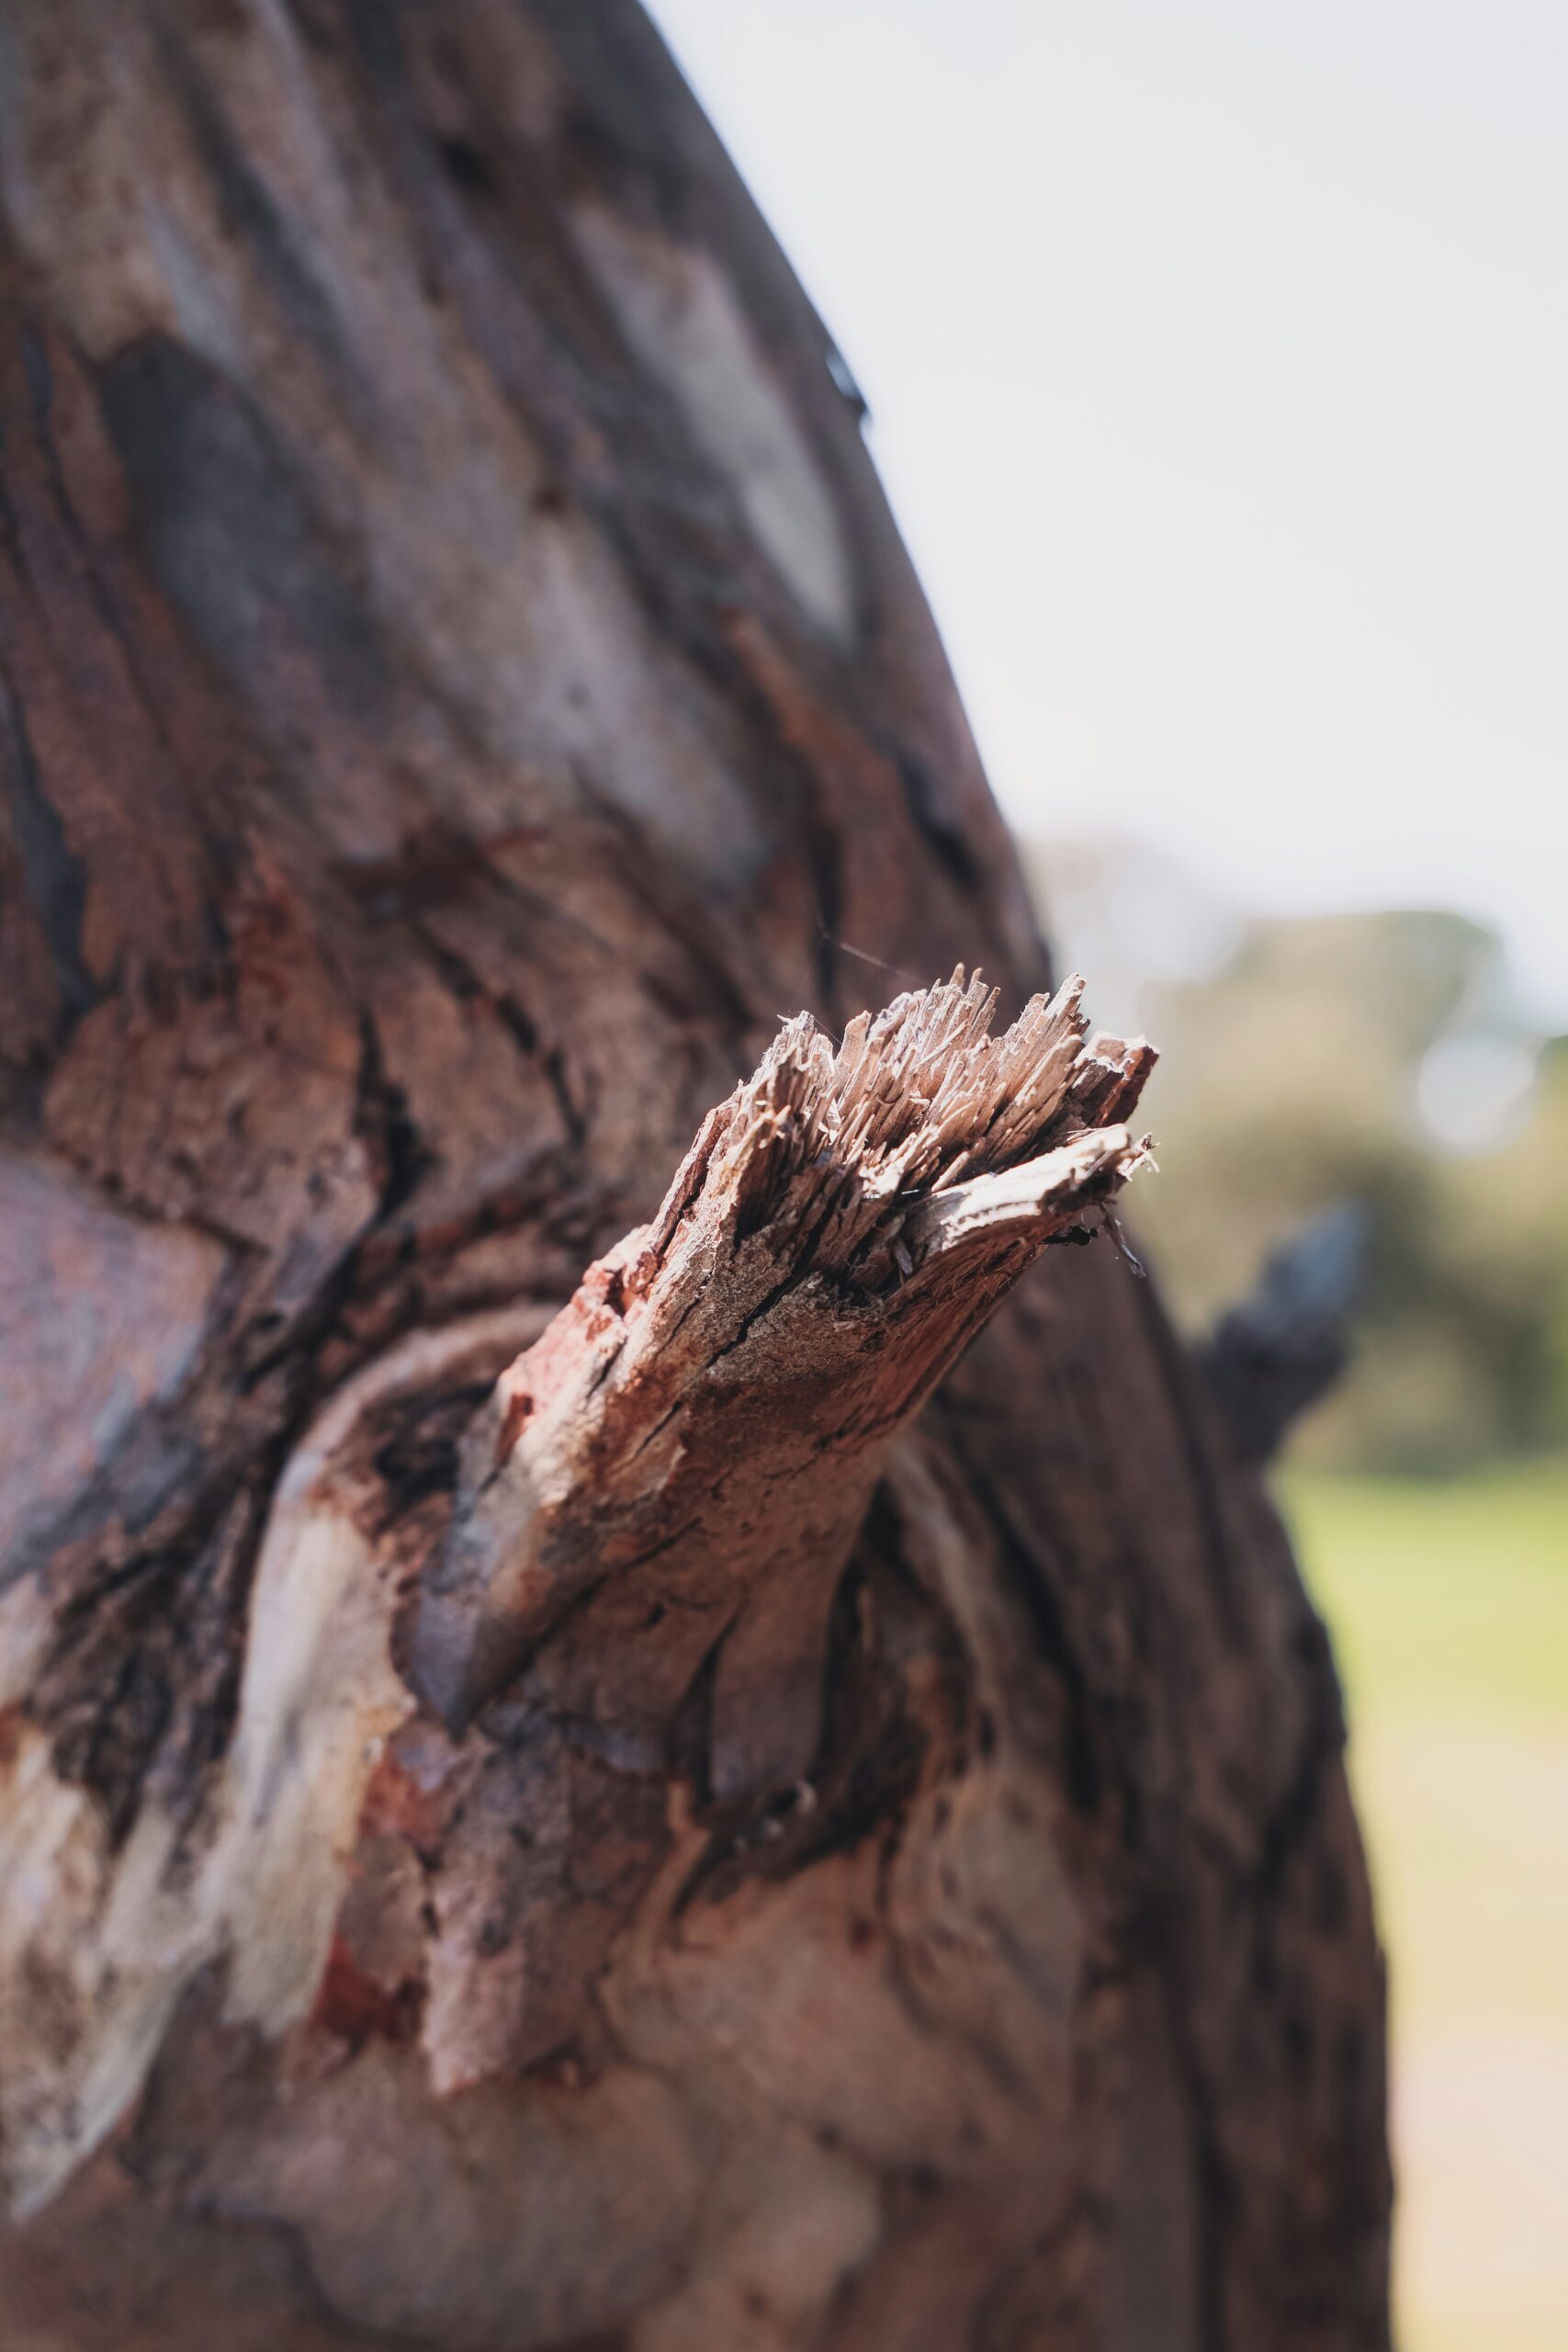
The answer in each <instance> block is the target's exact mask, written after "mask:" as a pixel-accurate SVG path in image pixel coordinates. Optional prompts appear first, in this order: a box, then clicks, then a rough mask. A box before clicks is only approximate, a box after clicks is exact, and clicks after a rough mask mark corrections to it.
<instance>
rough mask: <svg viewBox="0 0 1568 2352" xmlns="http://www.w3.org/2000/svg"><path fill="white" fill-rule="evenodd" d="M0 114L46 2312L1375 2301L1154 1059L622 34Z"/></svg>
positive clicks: (1370, 1941) (884, 2339)
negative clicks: (1074, 976) (1053, 929)
mask: <svg viewBox="0 0 1568 2352" xmlns="http://www.w3.org/2000/svg"><path fill="white" fill-rule="evenodd" d="M0 74H3V79H0V308H3V311H4V319H3V327H0V630H3V636H0V760H3V762H4V770H5V778H6V793H5V796H4V798H3V800H0V1083H3V1086H4V1096H3V1121H4V1123H3V1127H0V1217H3V1219H4V1227H3V1260H0V1283H3V1287H4V1335H3V1336H4V1349H5V1373H4V1379H5V1389H4V1396H5V1410H4V1417H3V1423H0V1538H3V1543H4V1555H5V1559H6V1568H5V1571H4V1581H3V1584H0V1707H3V1708H4V1713H0V2169H3V2173H4V2180H5V2187H6V2196H7V2199H8V2203H9V2208H10V2211H11V2216H12V2218H11V2220H10V2222H9V2223H8V2224H7V2226H6V2233H5V2235H4V2237H3V2239H0V2316H3V2317H4V2319H5V2323H6V2341H7V2342H8V2343H16V2344H18V2345H22V2346H27V2347H28V2352H45V2347H48V2352H56V2347H66V2346H69V2347H72V2352H78V2348H80V2352H89V2347H90V2348H91V2352H100V2347H101V2352H109V2347H110V2346H112V2347H114V2352H127V2347H130V2348H131V2352H143V2348H145V2352H152V2347H154V2346H156V2347H159V2348H160V2352H163V2347H169V2348H170V2352H187V2347H188V2352H197V2347H201V2352H206V2347H209V2346H212V2345H214V2344H222V2345H223V2346H235V2347H245V2346H255V2347H258V2352H259V2347H262V2346H265V2347H267V2352H274V2347H280V2346H286V2347H317V2346H320V2347H321V2352H326V2347H328V2346H338V2347H341V2346H344V2344H348V2345H358V2346H378V2345H388V2346H389V2345H394V2344H396V2345H404V2346H407V2345H419V2346H440V2347H448V2346H449V2347H470V2346H471V2347H476V2348H477V2347H501V2346H507V2347H519V2348H521V2347H525V2346H530V2347H531V2346H538V2347H544V2346H577V2347H579V2352H586V2347H588V2346H602V2347H609V2346H615V2347H626V2352H674V2347H681V2352H693V2347H696V2348H697V2352H705V2348H706V2347H711V2352H783V2347H786V2346H787V2347H795V2346H814V2347H828V2352H870V2347H878V2352H883V2347H891V2348H892V2352H953V2347H955V2346H965V2345H967V2346H976V2347H985V2352H1010V2347H1024V2346H1047V2345H1049V2346H1053V2347H1055V2346H1067V2347H1073V2346H1082V2347H1089V2346H1094V2347H1106V2348H1107V2352H1134V2347H1145V2346H1147V2347H1152V2346H1160V2347H1169V2352H1182V2347H1186V2346H1190V2347H1194V2352H1196V2347H1203V2352H1220V2348H1221V2347H1224V2348H1225V2352H1253V2348H1254V2347H1259V2348H1261V2347H1265V2346H1289V2347H1292V2352H1308V2347H1313V2352H1328V2347H1331V2346H1332V2347H1342V2346H1356V2347H1360V2346H1369V2347H1370V2346H1382V2345H1384V2344H1386V2342H1387V2322H1386V2260H1387V2224H1388V2207H1389V2180H1388V2167H1387V2161H1386V2154H1385V2143H1384V2124H1383V2110H1384V2079H1383V1995H1382V1967H1381V1962H1380V1957H1379V1953H1378V1949H1377V1943H1376V1938H1375V1934H1374V1930H1373V1925H1372V1920H1371V1907H1370V1902H1369V1895H1368V1889H1367V1882H1366V1875H1365V1871H1364V1867H1363V1862H1362V1858H1361V1852H1360V1848H1359V1840H1358V1837H1357V1832H1356V1826H1355V1822H1354V1819H1353V1816H1352V1813H1351V1810H1350V1805H1349V1802H1348V1795H1347V1788H1346V1781H1345V1776H1344V1770H1343V1761H1342V1748H1343V1731H1342V1723H1341V1713H1340V1706H1339V1700H1338V1694H1337V1685H1336V1681H1335V1677H1334V1671H1333V1666H1332V1662H1331V1659H1330V1657H1329V1652H1328V1648H1327V1644H1326V1641H1325V1635H1324V1634H1323V1630H1322V1628H1321V1626H1320V1625H1319V1623H1318V1622H1317V1620H1316V1618H1315V1617H1314V1614H1313V1611H1312V1610H1311V1608H1310V1606H1309V1604H1308V1602H1307V1600H1306V1599H1305V1597H1304V1595H1303V1590H1302V1587H1301V1584H1300V1581H1299V1579H1298V1577H1297V1575H1296V1573H1295V1570H1294V1567H1293V1566H1292V1561H1291V1558H1290V1555H1289V1551H1288V1548H1287V1545H1286V1544H1285V1542H1284V1539H1283V1537H1282V1535H1281V1532H1280V1528H1279V1526H1278V1524H1277V1522H1276V1521H1275V1519H1274V1517H1273V1515H1272V1513H1271V1511H1270V1510H1269V1505H1268V1502H1267V1499H1266V1498H1265V1496H1264V1494H1263V1492H1262V1489H1261V1487H1259V1485H1258V1482H1257V1479H1256V1477H1255V1476H1254V1474H1253V1473H1252V1472H1251V1471H1250V1470H1249V1469H1248V1468H1247V1466H1246V1464H1243V1463H1241V1462H1240V1461H1239V1460H1237V1459H1236V1458H1235V1456H1234V1455H1233V1454H1232V1453H1230V1452H1229V1451H1228V1449H1227V1442H1226V1440H1225V1437H1224V1430H1223V1429H1222V1428H1221V1426H1220V1424H1219V1422H1218V1420H1217V1419H1216V1417H1215V1415H1214V1414H1213V1411H1212V1409H1211V1408H1210V1405H1209V1403H1208V1402H1207V1400H1206V1397H1205V1395H1204V1393H1203V1391H1202V1388H1201V1384H1200V1382H1199V1380H1198V1379H1197V1377H1196V1375H1195V1374H1194V1373H1193V1372H1192V1370H1191V1369H1190V1366H1189V1364H1188V1363H1187V1361H1186V1360H1185V1358H1184V1356H1183V1354H1182V1352H1181V1351H1180V1349H1179V1347H1178V1346H1177V1344H1176V1343H1175V1342H1174V1340H1173V1339H1172V1337H1171V1335H1170V1332H1169V1329H1168V1326H1167V1324H1166V1322H1165V1320H1164V1318H1163V1317H1162V1314H1161V1311H1160V1308H1159V1305H1158V1301H1157V1298H1156V1295H1155V1293H1154V1291H1153V1289H1152V1287H1151V1286H1150V1284H1149V1283H1147V1282H1145V1281H1144V1280H1141V1279H1139V1278H1138V1277H1137V1275H1136V1274H1135V1272H1134V1271H1133V1269H1132V1268H1131V1267H1130V1266H1129V1264H1128V1263H1127V1262H1126V1261H1125V1260H1124V1258H1123V1257H1122V1256H1120V1255H1119V1254H1118V1253H1117V1252H1116V1250H1114V1249H1113V1248H1111V1246H1109V1244H1108V1242H1107V1241H1106V1240H1104V1239H1099V1240H1097V1241H1096V1244H1095V1246H1094V1247H1091V1248H1089V1249H1085V1250H1068V1249H1048V1248H1046V1247H1045V1246H1044V1245H1045V1244H1046V1243H1048V1242H1049V1241H1051V1240H1053V1239H1061V1238H1067V1237H1077V1238H1092V1237H1093V1236H1094V1234H1095V1232H1096V1229H1097V1228H1098V1227H1101V1226H1103V1224H1104V1223H1105V1219H1106V1214H1107V1204H1108V1202H1109V1199H1110V1196H1111V1193H1113V1192H1114V1190H1115V1189H1116V1187H1117V1186H1118V1185H1119V1184H1120V1183H1121V1182H1122V1179H1123V1178H1124V1177H1125V1176H1126V1175H1127V1174H1128V1173H1130V1172H1131V1171H1132V1170H1134V1168H1135V1167H1136V1166H1137V1164H1138V1162H1139V1159H1140V1158H1141V1156H1142V1155H1141V1146H1140V1143H1139V1140H1138V1138H1137V1136H1136V1135H1135V1134H1134V1132H1133V1131H1131V1130H1130V1129H1129V1127H1128V1125H1126V1120H1127V1117H1128V1115H1130V1114H1131V1112H1132V1109H1133V1106H1134V1103H1135V1100H1136V1094H1137V1089H1138V1086H1139V1084H1140V1083H1141V1080H1142V1075H1143V1071H1144V1069H1145V1066H1146V1057H1145V1055H1144V1054H1143V1053H1142V1052H1141V1051H1140V1050H1139V1049H1137V1048H1135V1047H1123V1046H1118V1045H1116V1044H1114V1043H1113V1042H1110V1043H1108V1042H1103V1041H1102V1042H1101V1043H1100V1045H1099V1046H1093V1045H1091V1044H1089V1043H1087V1042H1086V1040H1085V1038H1084V1035H1083V1023H1082V1020H1081V1016H1080V1015H1079V1014H1078V1012H1077V997H1076V993H1075V992H1074V991H1072V990H1068V991H1066V992H1065V993H1063V994H1060V995H1058V997H1057V998H1056V999H1055V1001H1052V1002H1050V1003H1046V1002H1045V1001H1043V995H1042V994H1041V992H1042V991H1043V990H1044V989H1047V988H1048V986H1049V975H1048V973H1047V970H1046V967H1045V963H1044V958H1043V951H1042V949H1041V948H1040V946H1039V944H1038V942H1037V940H1036V937H1035V934H1034V932H1033V929H1032V922H1031V920H1030V917H1029V914H1028V910H1027V907H1026V903H1025V899H1024V897H1023V893H1022V889H1021V882H1020V878H1019V875H1018V871H1017V868H1016V865H1015V864H1014V861H1013V858H1012V855H1011V853H1010V847H1009V844H1008V842H1007V840H1006V837H1005V835H1004V832H1003V830H1002V827H1001V825H1000V823H999V821H998V817H997V815H996V812H995V810H994V809H993V807H992V805H991V803H990V800H989V798H988V797H987V791H986V787H985V784H984V780H983V777H982V775H981V774H980V771H979V768H978V764H977V762H976V755H975V752H974V749H973V746H972V744H971V742H970V740H969V737H968V735H967V733H966V731H965V729H964V722H963V718H962V715H961V713H960V711H959V709H958V707H957V704H956V700H955V697H954V694H953V686H952V683H951V680H950V678H949V676H948V673H947V672H946V669H945V667H944V664H943V662H942V654H941V650H940V647H939V645H938V643H937V640H936V638H935V635H934V632H933V629H932V627H931V620H930V617H929V615H928V613H927V611H926V608H925V606H924V605H923V603H922V601H921V599H920V596H919V590H918V588H917V586H916V584H915V582H914V580H913V578H912V576H911V573H910V571H909V568H908V561H907V559H906V558H905V556H904V553H903V551H902V548H901V547H900V545H899V542H898V539H897V533H896V532H895V530H894V528H893V526H892V523H891V521H890V519H889V516H888V514H887V511H886V505H885V503H884V501H883V498H882V495H881V492H880V490H879V488H878V486H877V483H876V481H875V477H874V473H873V470H872V468H871V466H870V463H869V461H868V459H867V458H866V455H865V452H864V450H863V446H862V441H861V437H860V429H859V428H860V412H859V404H858V402H857V401H855V400H854V399H852V397H851V396H850V395H849V394H848V393H847V391H846V390H844V389H843V387H844V385H845V383H846V382H847V379H846V377H845V373H844V371H843V369H842V368H841V366H840V364H838V362H837V358H836V355H835V354H834V353H833V351H832V347H831V345H830V344H829V340H828V337H827V335H826V334H825V333H824V331H823V329H822V327H821V325H820V322H818V320H817V319H816V317H815V316H814V314H813V312H812V311H811V310H810V308H809V306H808V304H807V301H806V300H805V299H804V297H803V296H802V294H801V292H800V290H799V288H797V287H796V285H795V281H794V279H793V277H791V275H790V273H789V270H788V268H787V266H785V264H784V261H783V259H782V257H781V255H780V254H779V253H778V251H777V248H776V247H775V246H774V244H773V242H772V240H771V238H770V237H769V235H768V233H767V231H766V229H765V227H764V225H763V224H762V222H761V220H760V218H759V216H758V215H757V213H756V211H755V210H754V209H753V208H752V206H751V205H750V202H749V200H748V199H747V198H746V196H745V194H744V191H743V190H742V189H741V187H739V183H738V182H737V180H736V178H735V175H734V174H733V172H732V170H731V169H730V167H729V165H728V162H727V160H726V159H725V157H724V155H723V153H722V152H721V151H720V150H719V148H718V146H717V145H716V141H715V140H714V139H713V136H712V134H711V132H710V131H709V130H708V129H707V128H706V126H705V123H704V122H703V120H702V119H701V116H700V114H699V113H698V111H697V109H696V108H695V107H694V104H693V101H692V99H691V97H690V96H689V95H688V93H687V92H686V90H685V89H684V87H683V85H682V83H681V81H680V79H679V76H678V75H677V74H676V73H675V71H674V69H673V67H672V66H671V62H670V60H669V59H668V57H667V55H666V54H665V52H664V51H663V50H662V49H661V47H660V44H659V42H658V40H657V39H656V37H655V36H654V34H653V33H652V32H651V30H650V29H649V26H648V25H647V23H646V21H645V20H644V19H643V17H641V15H640V14H639V12H638V11H637V9H636V8H635V6H631V5H630V0H592V5H579V6H568V5H566V0H528V5H516V4H515V0H512V4H511V5H509V4H508V0H451V5H448V6H444V7H441V8H436V7H433V6H420V5H415V0H380V5H377V4H376V0H289V5H285V0H141V5H134V6H133V5H131V4H130V0H6V5H5V6H3V7H0ZM976 429H981V428H980V426H979V424H978V423H977V427H976ZM955 962H961V963H962V964H964V966H966V967H973V966H974V965H975V964H976V962H979V963H982V964H983V965H984V967H985V969H986V972H987V975H988V976H989V978H991V980H993V981H994V982H995V983H996V985H997V988H998V990H999V993H1000V998H1001V1001H1002V1008H1003V1012H1004V1013H1011V1014H1013V1015H1015V1016H1016V1017H1015V1018H1014V1019H1013V1022H1012V1024H1011V1026H1010V1027H1001V1028H998V1027H997V1025H996V1023H995V1022H994V1021H993V1017H992V1016H993V1006H992V1003H991V1001H989V1000H988V999H987V997H986V995H985V993H984V991H983V990H982V989H979V988H978V987H977V986H972V985H970V984H968V983H966V982H965V980H964V976H963V974H962V973H960V974H959V975H958V976H957V978H956V980H955V982H954V983H953V985H951V986H946V985H944V986H942V987H934V986H933V987H930V988H928V987H927V986H926V984H927V983H931V982H934V980H935V978H936V976H937V975H938V974H939V973H941V972H942V971H945V970H946V969H947V968H948V967H950V966H952V965H953V963H955ZM906 979H907V980H908V982H909V991H910V992H907V993H906V994H905V995H903V996H902V997H900V998H899V999H898V1001H897V1002H896V1003H895V1004H894V1005H893V1006H892V1007H891V1008H890V1010H889V1011H888V1012H887V1013H886V1014H885V1015H884V1016H883V1017H882V1018H881V1019H880V1020H879V1021H877V1022H875V1023H870V1024H868V1023H866V1022H864V1021H863V1020H861V1019H859V1018H858V1016H860V1015H861V1014H862V1013H863V1012H864V1011H866V1010H868V1009H869V1008H872V1007H874V1006H875V1005H877V1004H880V1003H882V1002H883V1001H885V999H886V997H887V996H888V994H889V993H891V992H892V991H893V990H894V989H896V988H897V986H898V984H899V982H900V981H902V980H906ZM1026 1000H1027V1001H1026ZM803 1008H804V1009H805V1012H806V1013H807V1015H809V1016H812V1017H810V1018H804V1017H803V1018H799V1019H795V1018H794V1016H796V1015H799V1014H801V1013H802V1009H803ZM781 1021H786V1022H787V1023H788V1025H786V1026H785V1028H784V1031H783V1032H782V1034H780V1035H775V1033H778V1032H779V1030H780V1023H781ZM748 1073H752V1074H751V1075H750V1076H748ZM715 1106H718V1107H717V1108H715ZM1244 1115H1245V1107H1244V1105H1243V1106H1239V1107H1238V1116H1244ZM694 1138H695V1140H694ZM661 1204H662V1206H661ZM1037 1258H1038V1259H1039V1261H1040V1262H1039V1263H1038V1264H1035V1265H1034V1270H1033V1271H1032V1272H1029V1271H1028V1269H1029V1267H1030V1266H1031V1265H1032V1264H1033V1261H1035V1260H1036V1259H1037ZM585 1269H586V1270H587V1271H586V1272H585V1271H584V1270H585ZM1015 1285H1016V1287H1015ZM1004 1293H1006V1294H1008V1295H1007V1296H1006V1301H1005V1304H1004V1303H1002V1301H1003V1295H1004ZM994 1309H995V1310H997V1311H995V1312H994V1313H993V1310H994ZM987 1318H989V1319H987ZM982 1324H983V1325H984V1329H979V1327H980V1326H981V1325H982ZM976 1330H978V1337H974V1334H975V1333H976ZM972 1339H973V1344H972V1345H970V1344H968V1342H970V1340H972ZM965 1349H966V1351H965V1352H962V1353H961V1352H960V1351H964V1350H965ZM933 1391H934V1393H933ZM928 1399H929V1401H928Z"/></svg>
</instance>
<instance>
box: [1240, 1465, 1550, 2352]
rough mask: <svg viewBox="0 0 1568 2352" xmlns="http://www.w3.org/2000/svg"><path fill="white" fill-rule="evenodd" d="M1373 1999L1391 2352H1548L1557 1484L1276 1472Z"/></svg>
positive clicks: (1505, 1474)
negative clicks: (1387, 2123) (1357, 1827)
mask: <svg viewBox="0 0 1568 2352" xmlns="http://www.w3.org/2000/svg"><path fill="white" fill-rule="evenodd" d="M1283 1500H1284V1504H1285V1508H1286V1510H1287V1514H1288V1516H1289V1517H1290V1519H1291V1521H1292V1526H1293V1529H1294V1532H1295V1534H1296V1539H1297V1543H1298V1546H1299V1548H1300V1551H1301V1555H1302V1557H1303V1564H1304V1566H1305V1567H1306V1571H1307V1575H1308V1577H1309V1580H1310V1582H1311V1584H1312V1587H1313V1590H1314V1595H1315V1597H1316V1599H1317V1601H1318V1604H1319V1606H1320V1607H1321V1608H1322V1610H1323V1611H1324V1612H1325V1615H1326V1616H1327V1618H1328V1620H1329V1623H1330V1624H1331V1625H1332V1627H1333V1630H1334V1635H1335V1645H1336V1649H1337V1655H1338V1657H1339V1662H1340V1671H1341V1674H1342V1676H1343V1678H1344V1680H1345V1684H1346V1690H1347V1696H1348V1702H1349V1709H1350V1724H1351V1770H1352V1773H1353V1775H1354V1778H1355V1781H1356V1786H1357V1792H1358V1796H1359V1802H1360V1807H1361V1814H1362V1819H1363V1822H1364V1825H1365V1827H1366V1832H1367V1838H1368V1842H1369V1846H1370V1849H1371V1864H1372V1872H1373V1878H1374V1881H1375V1883H1376V1887H1377V1892H1378V1899H1379V1906H1380V1913H1381V1917H1382V1927H1383V1935H1384V1939H1385V1942H1386V1944H1387V1947H1388V1951H1389V1959H1390V1972H1391V1985H1392V1992H1393V2050H1394V2142H1395V2154H1396V2162H1397V2165H1398V2169H1399V2178H1400V2207H1399V2217H1398V2227H1397V2238H1396V2253H1395V2271H1396V2293H1397V2301H1398V2309H1399V2319H1400V2334H1399V2342H1400V2345H1401V2346H1402V2347H1403V2352H1497V2347H1499V2346H1507V2347H1508V2352H1564V2347H1568V1464H1562V1465H1556V1466H1535V1465H1531V1466H1530V1467H1529V1468H1516V1469H1511V1470H1506V1471H1495V1472H1489V1473H1487V1474H1486V1475H1485V1476H1477V1477H1472V1478H1468V1479H1466V1480H1464V1481H1463V1482H1460V1483H1455V1484H1452V1485H1447V1484H1443V1485H1416V1484H1413V1483H1405V1482H1401V1481H1393V1480H1381V1479H1380V1480H1373V1479H1338V1478H1326V1477H1321V1476H1303V1475H1299V1474H1298V1475H1296V1476H1287V1477H1286V1478H1285V1480H1284V1482H1283Z"/></svg>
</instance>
